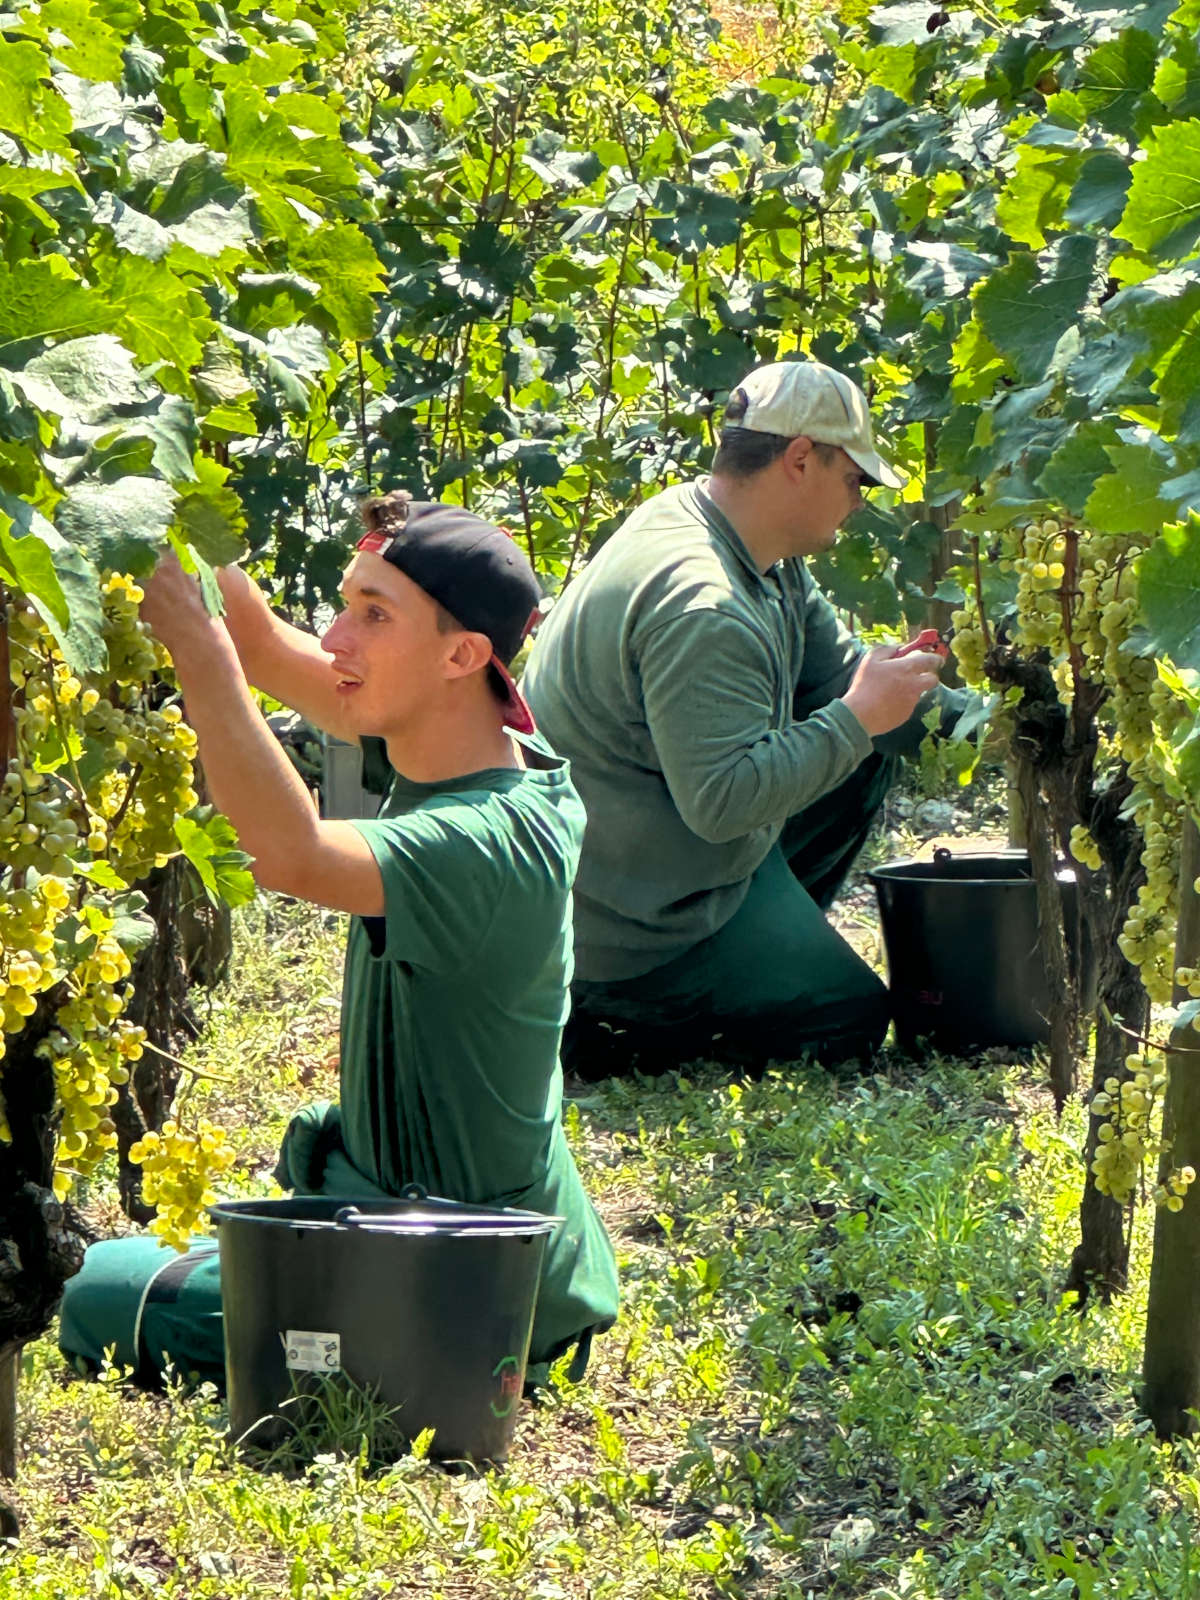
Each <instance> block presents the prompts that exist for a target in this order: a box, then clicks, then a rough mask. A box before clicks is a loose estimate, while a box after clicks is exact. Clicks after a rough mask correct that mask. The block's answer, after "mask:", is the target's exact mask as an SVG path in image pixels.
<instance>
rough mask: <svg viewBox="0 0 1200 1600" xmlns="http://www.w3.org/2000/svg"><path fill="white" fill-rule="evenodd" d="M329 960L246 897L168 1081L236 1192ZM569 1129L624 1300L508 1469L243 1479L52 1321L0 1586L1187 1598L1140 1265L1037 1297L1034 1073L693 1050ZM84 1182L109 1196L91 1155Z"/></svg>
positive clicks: (1044, 1210)
mask: <svg viewBox="0 0 1200 1600" xmlns="http://www.w3.org/2000/svg"><path fill="white" fill-rule="evenodd" d="M339 947H340V929H339V926H338V921H337V919H331V918H325V917H322V916H321V915H320V914H319V913H316V912H312V911H309V910H307V909H304V908H300V907H296V906H291V905H285V904H279V903H275V904H274V905H271V906H268V907H264V906H261V905H260V906H258V907H255V908H250V910H249V911H248V912H247V913H245V914H244V915H243V916H242V917H241V920H240V923H239V928H238V947H237V954H236V957H235V979H234V982H233V983H232V984H231V986H229V987H228V988H227V989H225V990H223V991H220V992H219V993H217V994H215V995H214V996H212V997H211V999H210V1001H209V1012H210V1014H209V1016H208V1018H207V1024H206V1029H205V1035H204V1038H203V1040H202V1042H201V1044H200V1046H198V1048H197V1050H196V1051H195V1053H194V1060H195V1063H196V1065H197V1066H198V1067H200V1068H202V1069H203V1070H204V1071H205V1072H206V1073H209V1074H211V1076H210V1077H207V1078H199V1079H197V1080H196V1082H195V1085H194V1087H193V1088H192V1090H191V1091H190V1092H191V1094H192V1095H193V1097H194V1099H195V1100H196V1102H197V1109H199V1108H200V1107H201V1105H202V1106H203V1109H205V1110H206V1111H207V1112H208V1114H210V1115H213V1116H216V1117H219V1118H220V1120H221V1121H222V1122H224V1123H225V1124H226V1126H228V1127H229V1128H230V1130H231V1133H232V1134H233V1136H234V1137H235V1138H236V1139H237V1141H238V1146H239V1151H240V1160H239V1165H238V1168H237V1171H236V1173H235V1174H234V1178H233V1182H232V1183H231V1185H230V1191H231V1192H234V1191H236V1192H238V1193H254V1192H258V1193H263V1192H266V1191H267V1189H268V1187H269V1184H270V1176H269V1174H270V1167H271V1164H272V1160H273V1156H274V1151H275V1147H276V1144H277V1142H278V1137H279V1134H280V1133H281V1131H282V1128H283V1126H284V1124H285V1122H286V1119H287V1117H288V1115H289V1114H290V1112H291V1111H292V1110H293V1109H294V1108H295V1107H296V1106H297V1105H298V1104H299V1103H301V1102H302V1101H303V1100H304V1099H305V1098H309V1097H313V1096H318V1095H322V1094H328V1093H330V1092H331V1091H332V1090H333V1089H334V1071H333V1066H332V1061H333V1052H334V1049H335V1046H336V1038H335V1028H336V1014H337V991H338V977H339ZM568 1127H569V1132H570V1136H571V1139H572V1142H573V1145H574V1148H575V1150H576V1152H577V1155H578V1158H579V1161H580V1164H581V1166H582V1168H583V1170H584V1172H585V1175H586V1178H587V1181H588V1183H589V1185H590V1188H591V1190H592V1193H593V1194H594V1195H595V1197H596V1200H597V1203H598V1204H599V1206H600V1208H601V1210H602V1212H603V1214H604V1216H605V1218H606V1220H607V1222H608V1225H609V1227H610V1229H611V1232H612V1235H613V1238H614V1241H615V1243H616V1247H617V1251H618V1254H619V1257H620V1261H621V1268H622V1279H623V1286H624V1296H625V1303H624V1310H623V1314H622V1317H621V1321H620V1323H619V1324H618V1326H617V1327H616V1329H614V1330H613V1331H612V1332H611V1333H609V1334H608V1335H606V1336H605V1337H603V1338H602V1339H600V1340H599V1341H598V1342H597V1345H596V1350H595V1354H594V1357H593V1363H592V1367H591V1370H590V1371H589V1373H588V1375H587V1378H586V1379H585V1381H584V1382H582V1383H580V1384H577V1385H572V1384H570V1383H569V1382H568V1381H567V1380H566V1378H565V1375H560V1381H559V1393H558V1396H557V1398H556V1399H555V1401H554V1402H553V1403H552V1404H550V1405H549V1406H547V1407H545V1408H543V1409H538V1410H532V1409H530V1408H528V1407H526V1408H525V1409H524V1411H523V1414H522V1418H521V1421H520V1424H519V1427H518V1432H517V1436H516V1442H515V1446H514V1449H513V1453H512V1456H511V1459H510V1462H509V1465H508V1467H507V1469H506V1470H504V1471H502V1472H492V1473H489V1474H482V1475H476V1476H469V1475H452V1474H450V1473H448V1472H447V1471H445V1470H444V1469H442V1468H439V1467H437V1466H434V1465H431V1464H430V1463H428V1462H427V1461H424V1460H422V1459H419V1458H413V1457H411V1456H410V1457H407V1458H403V1459H400V1460H398V1461H395V1462H391V1463H388V1464H386V1465H384V1466H382V1467H378V1468H371V1467H370V1466H369V1465H368V1464H367V1463H366V1462H364V1461H363V1459H362V1458H361V1457H360V1455H358V1454H357V1453H356V1452H355V1451H354V1450H349V1451H339V1450H337V1449H329V1450H326V1451H325V1452H324V1453H323V1454H321V1455H320V1456H319V1457H318V1458H317V1459H316V1460H315V1461H314V1462H313V1463H312V1464H311V1466H309V1467H308V1469H307V1470H304V1471H301V1472H298V1473H297V1472H293V1473H291V1474H287V1473H283V1472H278V1471H275V1472H262V1471H259V1470H255V1469H254V1468H252V1467H251V1466H249V1465H247V1464H245V1463H243V1462H241V1461H239V1460H238V1459H237V1458H236V1457H235V1456H234V1454H233V1453H232V1452H231V1450H230V1448H229V1446H228V1444H227V1442H226V1440H225V1437H224V1428H225V1415H224V1409H223V1403H222V1401H221V1399H220V1398H219V1397H218V1396H217V1395H216V1394H215V1393H214V1392H213V1391H212V1390H211V1389H209V1388H202V1389H201V1390H199V1391H198V1392H196V1393H192V1394H187V1393H184V1392H183V1391H182V1390H179V1389H176V1390H173V1391H171V1392H168V1393H167V1394H165V1395H147V1394H142V1393H138V1392H135V1391H132V1390H130V1389H128V1388H127V1387H125V1386H124V1385H123V1384H121V1383H120V1381H119V1379H118V1376H117V1375H116V1374H113V1375H111V1376H110V1377H109V1378H107V1379H106V1380H104V1381H101V1382H98V1383H84V1382H81V1381H78V1380H76V1379H74V1378H72V1377H71V1376H69V1375H68V1373H67V1371H66V1369H65V1367H64V1366H63V1364H62V1363H61V1361H60V1360H59V1358H58V1356H57V1353H56V1351H55V1348H54V1345H53V1341H52V1339H46V1340H44V1341H43V1342H41V1343H40V1344H39V1345H37V1346H36V1347H33V1348H31V1349H29V1350H28V1351H27V1353H26V1359H25V1371H24V1378H23V1386H22V1408H23V1423H22V1429H23V1454H24V1461H23V1467H22V1477H21V1481H20V1485H19V1505H20V1510H21V1514H22V1518H23V1523H24V1533H23V1537H22V1540H21V1542H20V1544H19V1546H18V1547H16V1548H15V1549H13V1550H12V1551H11V1552H9V1553H8V1554H7V1555H5V1556H3V1557H0V1600H17V1597H20V1600H52V1597H54V1600H58V1597H62V1600H66V1597H70V1600H77V1597H80V1596H84V1595H91V1596H97V1597H99V1600H110V1597H113V1600H115V1597H118V1596H120V1597H126V1596H129V1597H136V1596H143V1595H149V1594H151V1593H155V1594H157V1595H159V1596H162V1597H186V1600H275V1597H292V1600H383V1597H385V1596H413V1595H420V1596H427V1597H429V1600H443V1597H444V1600H485V1597H486V1600H501V1597H509V1596H512V1597H516V1596H521V1597H522V1600H626V1597H629V1600H632V1597H635V1596H636V1597H639V1600H641V1597H644V1600H685V1597H688V1600H690V1597H700V1596H715V1595H728V1596H745V1597H747V1600H768V1597H769V1600H802V1597H808V1596H814V1597H846V1600H850V1597H863V1600H867V1597H870V1600H901V1597H903V1600H934V1597H937V1600H972V1597H978V1600H1004V1597H1010V1596H1011V1597H1014V1600H1015V1597H1018V1596H1019V1597H1021V1600H1028V1597H1036V1600H1040V1597H1050V1596H1081V1597H1089V1596H1104V1597H1106V1600H1119V1597H1128V1600H1147V1597H1155V1596H1163V1597H1170V1600H1186V1597H1188V1596H1190V1595H1193V1594H1197V1595H1200V1551H1197V1550H1195V1549H1194V1548H1193V1544H1192V1540H1193V1537H1194V1529H1195V1526H1196V1509H1197V1500H1198V1497H1200V1478H1198V1477H1197V1473H1196V1468H1195V1466H1194V1464H1193V1462H1192V1459H1191V1456H1190V1454H1188V1453H1187V1452H1183V1453H1177V1454H1175V1455H1174V1456H1172V1455H1171V1454H1170V1453H1168V1452H1167V1451H1166V1450H1165V1449H1164V1448H1163V1447H1161V1446H1159V1445H1157V1444H1156V1443H1155V1442H1154V1440H1153V1438H1152V1437H1151V1436H1150V1435H1149V1433H1148V1432H1147V1429H1146V1427H1145V1425H1144V1424H1143V1422H1142V1420H1141V1419H1140V1418H1139V1415H1138V1413H1137V1410H1136V1407H1135V1405H1134V1401H1133V1388H1134V1384H1135V1380H1136V1366H1137V1361H1138V1354H1139V1340H1140V1328H1139V1317H1140V1308H1141V1305H1142V1303H1143V1301H1144V1288H1145V1285H1144V1281H1139V1282H1137V1283H1136V1284H1135V1287H1134V1288H1133V1289H1132V1291H1131V1292H1130V1294H1129V1295H1128V1296H1127V1297H1126V1298H1125V1299H1124V1300H1123V1301H1122V1302H1121V1303H1120V1304H1118V1305H1116V1306H1114V1307H1112V1308H1109V1309H1107V1310H1105V1309H1102V1308H1099V1307H1092V1308H1089V1310H1088V1311H1087V1313H1086V1315H1085V1316H1083V1317H1080V1316H1079V1315H1078V1314H1077V1313H1076V1312H1075V1311H1074V1310H1073V1309H1071V1308H1070V1307H1069V1306H1067V1305H1065V1304H1063V1303H1062V1301H1061V1299H1060V1296H1059V1292H1058V1288H1057V1284H1058V1281H1059V1277H1060V1274H1061V1271H1062V1268H1063V1264H1064V1262H1065V1260H1066V1258H1067V1255H1068V1253H1069V1249H1070V1246H1071V1244H1072V1243H1073V1240H1074V1225H1075V1224H1074V1208H1075V1205H1076V1201H1077V1186H1078V1180H1079V1166H1078V1159H1077V1156H1076V1153H1075V1152H1076V1149H1077V1140H1078V1135H1079V1132H1080V1130H1079V1128H1078V1126H1076V1119H1074V1118H1069V1119H1068V1121H1067V1122H1066V1123H1065V1124H1064V1125H1063V1126H1062V1127H1059V1126H1057V1125H1056V1124H1055V1121H1054V1119H1053V1116H1052V1113H1051V1110H1050V1107H1049V1104H1048V1100H1047V1097H1046V1096H1045V1094H1044V1092H1043V1090H1042V1088H1041V1086H1040V1081H1039V1074H1038V1069H1037V1066H1036V1064H1035V1065H1033V1066H1030V1065H1024V1066H1021V1065H1012V1064H1007V1065H1006V1064H1004V1063H1002V1062H1000V1061H988V1060H984V1061H980V1062H974V1063H969V1064H966V1063H961V1062H955V1061H936V1062H933V1063H931V1064H929V1065H927V1066H924V1067H920V1068H917V1067H915V1066H913V1065H912V1064H911V1063H908V1062H905V1061H903V1060H901V1059H888V1060H884V1061H883V1062H882V1063H881V1064H880V1066H879V1069H878V1070H877V1071H876V1073H875V1074H874V1075H872V1076H869V1077H862V1078H857V1077H856V1078H846V1079H841V1078H835V1077H830V1076H829V1075H827V1074H824V1073H821V1072H818V1071H814V1070H811V1069H809V1068H807V1067H797V1068H795V1069H789V1070H786V1071H779V1072H776V1073H773V1074H771V1075H769V1076H768V1077H766V1078H765V1079H764V1080H763V1081H761V1082H730V1081H728V1079H726V1078H723V1077H720V1076H718V1075H716V1074H715V1073H713V1072H712V1071H711V1069H697V1071H696V1072H695V1074H694V1075H689V1076H687V1077H678V1078H676V1077H671V1078H665V1079H662V1080H659V1081H654V1082H634V1083H611V1084H606V1085H601V1086H599V1087H598V1088H596V1089H594V1090H591V1091H589V1092H588V1093H587V1095H586V1097H585V1098H582V1099H579V1100H576V1101H574V1102H572V1103H571V1104H570V1105H569V1108H568ZM87 1200H88V1204H89V1207H90V1209H91V1211H92V1214H93V1215H94V1216H96V1217H97V1218H98V1219H100V1220H104V1219H105V1218H106V1217H107V1218H111V1217H112V1216H113V1215H114V1214H115V1207H114V1203H113V1200H112V1185H111V1180H102V1181H99V1182H97V1183H96V1184H94V1185H93V1188H92V1191H91V1193H90V1194H89V1195H88V1197H87ZM1141 1265H1142V1267H1143V1270H1144V1267H1145V1252H1144V1251H1143V1252H1142V1256H1141Z"/></svg>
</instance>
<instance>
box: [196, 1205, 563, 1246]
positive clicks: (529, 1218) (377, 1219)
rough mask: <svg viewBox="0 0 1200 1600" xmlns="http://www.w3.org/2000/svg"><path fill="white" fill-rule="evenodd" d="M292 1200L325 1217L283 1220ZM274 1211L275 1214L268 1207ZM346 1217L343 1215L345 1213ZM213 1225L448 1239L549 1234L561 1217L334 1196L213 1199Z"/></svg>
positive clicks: (506, 1209)
mask: <svg viewBox="0 0 1200 1600" xmlns="http://www.w3.org/2000/svg"><path fill="white" fill-rule="evenodd" d="M295 1200H301V1201H304V1200H310V1201H319V1202H322V1203H323V1204H324V1205H325V1206H327V1207H329V1211H330V1214H329V1215H328V1216H321V1217H304V1216H296V1215H288V1214H287V1212H286V1211H284V1210H283V1209H282V1208H283V1207H285V1206H290V1205H292V1204H293V1203H294V1201H295ZM276 1207H278V1208H280V1209H279V1210H278V1211H276V1210H275V1209H274V1208H276ZM348 1212H349V1213H352V1215H349V1216H348V1215H346V1213H348ZM208 1214H209V1216H210V1217H211V1218H212V1220H213V1222H214V1223H216V1224H217V1225H218V1226H220V1224H222V1223H229V1222H249V1223H254V1224H257V1225H258V1226H261V1227H272V1228H279V1227H283V1228H309V1229H314V1230H316V1231H318V1232H334V1233H342V1234H347V1233H349V1232H351V1231H354V1232H357V1233H372V1234H390V1235H392V1236H393V1237H404V1236H406V1235H407V1236H409V1237H414V1238H417V1237H423V1238H429V1237H436V1238H442V1239H452V1238H472V1239H479V1238H518V1237H519V1238H536V1237H537V1236H538V1235H539V1234H545V1233H552V1232H553V1231H554V1229H555V1228H557V1227H558V1226H559V1225H560V1224H561V1223H562V1222H563V1221H564V1220H565V1218H563V1217H560V1216H551V1215H547V1214H546V1213H545V1212H542V1211H524V1210H521V1209H519V1208H518V1207H516V1206H482V1205H480V1206H476V1205H468V1204H466V1203H464V1202H461V1201H457V1200H445V1199H443V1198H441V1197H440V1196H436V1195H429V1196H424V1197H422V1198H421V1199H420V1200H417V1199H412V1200H406V1199H404V1198H403V1197H402V1196H396V1197H395V1198H393V1197H391V1196H387V1197H384V1198H382V1199H380V1200H367V1201H364V1200H362V1199H355V1198H349V1197H342V1196H337V1195H297V1196H294V1197H293V1198H292V1199H286V1198H284V1199H281V1198H269V1197H263V1198H260V1199H238V1200H218V1201H217V1202H216V1203H215V1204H214V1205H212V1206H210V1207H209V1208H208Z"/></svg>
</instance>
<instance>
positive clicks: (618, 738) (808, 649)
mask: <svg viewBox="0 0 1200 1600" xmlns="http://www.w3.org/2000/svg"><path fill="white" fill-rule="evenodd" d="M706 486H707V480H706V479H700V480H699V481H698V482H696V483H692V484H684V485H681V486H678V487H675V488H671V489H667V490H664V492H663V493H662V494H659V495H656V496H655V498H654V499H653V500H651V501H649V502H647V504H646V505H644V506H642V507H641V508H640V509H639V510H637V511H636V512H634V514H633V515H632V516H631V517H630V518H629V520H628V521H627V522H626V523H625V524H624V525H623V526H622V528H621V529H620V531H619V532H618V533H616V534H614V535H613V537H612V538H611V539H610V540H609V542H608V543H607V544H606V545H605V546H604V547H603V548H602V549H601V550H600V551H599V552H598V553H597V555H596V556H595V557H594V558H593V560H592V561H591V562H590V564H589V565H588V566H587V567H586V569H585V570H584V571H583V572H582V573H581V575H580V576H579V577H578V578H576V579H575V580H574V582H572V583H571V584H570V585H569V586H568V587H567V589H566V591H565V593H564V594H563V596H562V598H561V599H560V600H559V601H558V603H557V604H556V605H555V606H554V608H553V610H552V611H551V612H550V614H549V616H548V617H547V618H546V620H545V622H543V624H542V626H541V629H540V630H539V632H538V635H537V639H536V641H535V643H534V646H533V650H532V652H531V654H530V659H529V664H528V666H527V668H526V671H525V675H524V678H523V680H522V689H523V691H524V693H525V694H526V696H527V698H528V700H529V702H530V705H531V707H532V709H533V713H534V716H535V717H536V719H537V723H538V727H539V729H540V730H541V732H542V733H543V734H544V735H545V737H546V738H547V739H548V740H549V741H550V743H551V744H552V745H553V746H554V748H555V749H556V750H557V751H558V752H559V753H560V754H561V755H565V756H567V757H569V759H570V762H571V776H572V778H573V780H574V783H575V785H576V787H577V789H578V791H579V793H580V795H581V796H582V798H583V802H584V806H585V808H586V811H587V829H586V832H585V835H584V842H583V855H582V859H581V863H580V869H579V876H578V878H577V879H576V884H575V952H576V972H577V974H578V976H579V977H580V978H583V979H587V980H593V981H598V982H606V981H614V980H615V981H619V980H621V979H625V978H633V977H637V976H639V975H640V974H642V973H644V972H649V971H651V970H652V969H653V968H655V967H658V966H662V965H663V964H664V963H665V962H667V961H670V960H672V959H673V958H674V957H675V956H678V955H681V954H682V953H683V952H684V951H685V950H688V949H690V948H691V946H692V945H694V944H697V943H698V942H699V941H700V940H701V939H704V938H707V937H708V935H709V934H712V933H715V932H716V931H717V929H718V928H720V927H722V926H723V924H724V923H725V922H726V921H728V919H729V918H730V917H731V916H732V915H733V913H734V912H735V911H736V910H737V909H738V907H739V905H740V904H741V902H742V899H743V897H744V895H745V893H746V888H747V884H748V882H749V879H750V876H751V874H752V873H753V872H754V870H755V868H756V867H757V866H758V865H759V864H760V862H761V861H762V860H763V858H764V856H765V855H766V854H767V852H768V851H769V850H770V848H771V846H772V845H773V844H774V843H775V841H776V840H777V839H778V837H779V834H780V831H781V830H782V828H783V825H784V823H785V822H786V820H787V819H788V817H789V816H791V815H792V814H793V813H795V812H797V811H801V810H803V809H804V807H805V806H807V805H810V804H811V803H812V802H813V801H814V800H816V799H817V798H818V797H819V796H821V795H822V794H824V793H826V792H827V791H828V790H829V789H832V788H834V787H835V786H836V785H837V784H838V783H840V782H841V781H842V779H843V778H845V777H847V776H848V775H849V774H850V773H851V772H852V771H853V770H854V768H855V767H857V766H858V764H859V763H860V762H861V761H862V760H863V759H864V757H866V756H867V755H869V754H870V753H871V750H872V748H873V747H872V743H871V740H870V738H869V736H868V735H867V733H866V731H865V729H864V728H863V726H862V724H861V723H860V722H859V721H858V719H857V718H856V717H855V716H854V714H853V712H851V711H850V710H848V709H847V707H846V705H845V703H844V702H843V701H842V700H841V699H840V698H839V696H840V695H841V694H843V693H844V691H845V690H846V688H847V687H848V686H849V683H850V679H851V677H852V675H853V672H854V667H855V664H856V662H857V660H858V657H859V654H860V653H861V651H860V646H859V645H858V644H857V643H856V642H855V640H854V639H853V638H852V637H851V635H850V634H849V633H848V632H847V631H846V630H845V629H844V628H843V627H842V626H841V624H840V623H839V622H838V620H837V617H836V615H835V613H834V610H833V607H832V606H831V605H830V604H829V602H828V601H827V600H826V599H825V597H824V595H822V594H821V592H820V590H819V589H818V588H817V586H816V585H815V583H814V582H813V580H812V578H811V577H810V576H809V573H808V571H807V569H806V568H805V566H804V565H803V563H802V562H801V561H799V560H792V559H789V560H786V561H781V562H780V563H779V564H778V565H777V566H775V567H773V568H772V569H771V570H770V571H769V572H767V573H765V574H764V573H760V572H759V571H758V570H757V568H756V567H755V565H754V562H753V560H752V559H751V557H750V554H749V552H748V551H747V549H746V547H745V545H744V544H743V543H742V541H741V540H740V539H739V538H738V536H737V534H736V533H735V532H734V530H733V528H732V527H731V526H730V524H729V522H728V521H727V520H726V519H725V517H724V516H722V514H721V512H720V511H719V510H718V509H717V507H716V506H715V505H714V504H713V502H712V501H711V500H710V499H709V498H708V496H707V494H706V493H705V489H706Z"/></svg>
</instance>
